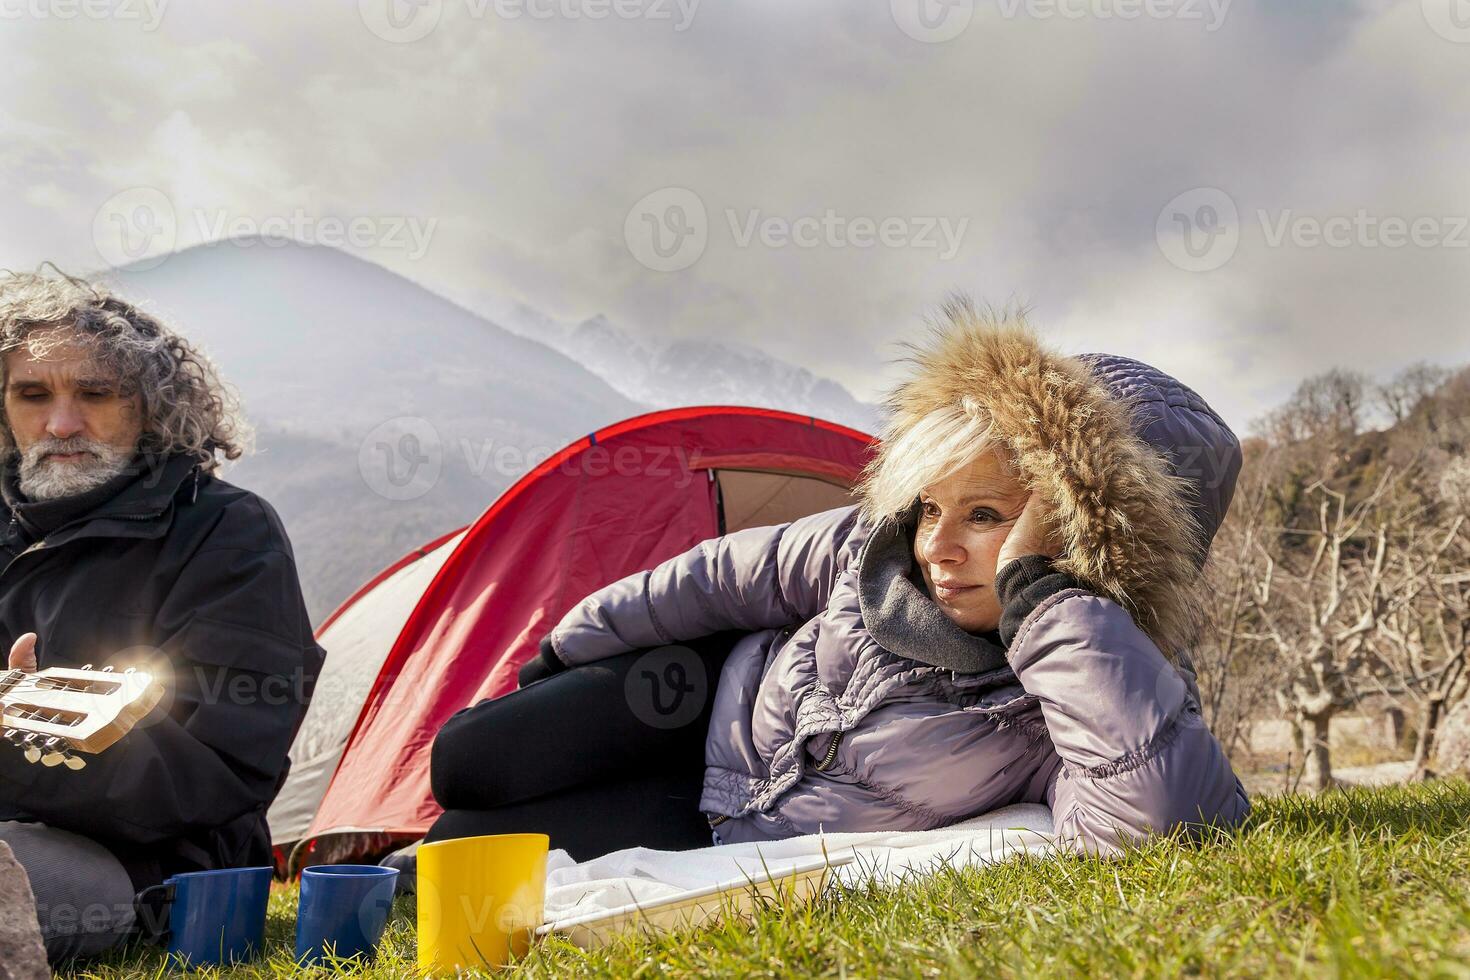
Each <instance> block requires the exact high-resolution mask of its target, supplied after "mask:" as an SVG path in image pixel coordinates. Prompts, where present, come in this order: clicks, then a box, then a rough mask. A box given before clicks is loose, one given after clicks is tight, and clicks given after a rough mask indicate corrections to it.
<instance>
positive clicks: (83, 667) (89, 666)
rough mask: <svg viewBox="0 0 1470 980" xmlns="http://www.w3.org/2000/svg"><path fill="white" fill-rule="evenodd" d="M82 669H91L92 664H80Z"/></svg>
mask: <svg viewBox="0 0 1470 980" xmlns="http://www.w3.org/2000/svg"><path fill="white" fill-rule="evenodd" d="M82 669H83V670H91V669H92V665H91V664H82Z"/></svg>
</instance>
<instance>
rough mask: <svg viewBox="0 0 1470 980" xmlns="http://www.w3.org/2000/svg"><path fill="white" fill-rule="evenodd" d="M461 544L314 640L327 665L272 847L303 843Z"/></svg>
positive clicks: (453, 542) (294, 753) (378, 591)
mask: <svg viewBox="0 0 1470 980" xmlns="http://www.w3.org/2000/svg"><path fill="white" fill-rule="evenodd" d="M463 538H464V533H463V532H461V533H459V534H456V535H455V536H454V537H452V538H450V539H448V540H447V541H445V542H444V543H443V544H441V545H440V546H439V547H437V548H435V549H434V550H433V551H431V552H429V553H428V554H427V555H424V556H423V557H422V558H419V559H418V560H417V561H414V562H411V563H409V564H407V565H404V566H403V567H402V568H400V569H398V570H397V571H396V572H394V573H393V574H392V575H390V576H388V577H387V578H386V579H384V580H383V581H382V582H379V583H378V584H377V586H376V587H374V588H373V589H372V591H370V592H368V593H367V594H366V595H364V596H362V597H360V598H359V599H358V600H357V601H356V602H354V603H353V604H352V605H350V606H348V607H347V609H346V610H344V611H343V613H342V615H341V616H339V617H337V620H336V621H335V622H333V623H332V624H331V626H329V627H328V628H327V629H326V630H325V631H323V632H322V634H321V636H319V637H317V642H319V643H320V644H321V645H322V647H323V648H324V649H325V650H326V651H327V659H326V663H325V664H324V665H323V667H322V672H321V676H320V677H318V678H317V684H316V692H315V693H314V694H313V695H312V699H311V707H310V708H308V709H307V712H306V718H305V719H304V720H303V721H302V723H301V730H300V731H299V732H297V733H296V741H294V742H292V743H291V773H290V775H289V776H288V777H287V778H286V785H285V786H282V787H281V792H280V794H279V795H278V796H277V797H276V801H275V803H273V804H272V805H271V808H270V813H269V814H268V820H269V822H270V828H271V840H272V842H273V843H277V844H281V843H287V842H292V841H297V840H300V839H301V837H302V836H303V835H305V833H306V831H307V828H309V827H310V826H311V820H312V817H314V816H316V811H317V807H318V806H319V805H320V804H321V801H322V797H323V796H324V795H325V794H326V792H327V784H328V783H329V782H330V781H331V779H332V774H333V773H334V772H336V770H337V762H338V761H339V760H340V759H341V758H342V750H343V748H345V747H346V745H347V737H348V736H349V735H350V734H351V733H352V727H353V725H355V724H356V723H357V716H358V714H359V713H361V711H362V705H363V702H364V701H365V700H367V696H368V693H369V691H370V690H371V689H372V686H373V682H374V681H375V680H377V677H378V672H379V671H380V670H381V669H382V667H383V661H385V660H387V659H388V653H389V652H390V651H391V650H392V648H393V643H394V641H396V640H397V639H398V634H399V633H401V632H402V631H403V625H404V623H405V622H407V620H408V617H409V615H410V614H411V613H412V612H413V610H414V607H415V606H417V605H418V601H419V599H420V598H421V597H422V596H423V594H424V590H425V589H427V588H428V587H429V583H430V582H431V581H433V578H434V576H435V575H436V574H438V572H439V569H440V568H442V567H443V565H444V562H445V561H446V560H448V558H449V556H450V555H452V554H453V553H454V549H455V548H457V547H459V542H460V540H461V539H463Z"/></svg>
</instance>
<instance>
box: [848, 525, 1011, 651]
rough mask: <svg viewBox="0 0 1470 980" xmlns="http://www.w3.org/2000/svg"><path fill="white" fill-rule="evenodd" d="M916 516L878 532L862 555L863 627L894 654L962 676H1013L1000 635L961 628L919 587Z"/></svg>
mask: <svg viewBox="0 0 1470 980" xmlns="http://www.w3.org/2000/svg"><path fill="white" fill-rule="evenodd" d="M915 516H916V514H915V511H913V510H910V511H909V513H908V514H906V515H905V516H904V517H902V518H900V519H897V520H893V519H890V520H885V521H882V522H881V523H879V524H878V525H877V526H876V527H874V528H873V531H872V533H871V534H870V535H869V536H868V540H867V541H866V542H864V544H863V548H862V551H861V553H860V554H859V555H858V576H857V577H858V582H857V585H858V609H859V610H860V611H861V612H862V616H863V625H864V626H865V627H867V630H868V633H869V634H871V635H872V637H873V639H875V640H877V641H878V644H879V646H881V647H883V649H885V650H887V651H888V652H890V653H894V654H897V655H898V656H900V657H907V658H908V659H909V660H916V661H918V662H919V663H921V664H929V665H931V666H934V667H943V668H944V669H946V670H952V671H955V672H956V673H960V674H990V673H995V674H996V675H997V677H996V679H997V680H1000V679H1001V678H1002V676H1005V677H1009V676H1010V673H1011V670H1010V666H1009V664H1008V663H1007V661H1006V654H1005V648H1004V647H1003V646H1001V644H1000V643H999V642H998V641H999V634H997V633H994V632H991V633H985V634H980V635H976V634H974V633H966V632H965V631H964V630H962V629H960V627H959V626H958V625H956V623H955V622H954V620H952V619H950V618H949V617H948V616H946V615H944V613H943V612H942V611H941V610H940V608H939V607H938V606H937V605H935V604H934V600H933V599H931V598H929V596H928V594H927V593H926V592H925V591H924V590H923V589H921V588H920V587H919V586H917V585H915V584H914V581H913V580H912V579H911V578H910V574H911V573H912V571H913V567H914V558H913V527H914V518H915Z"/></svg>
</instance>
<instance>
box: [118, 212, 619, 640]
mask: <svg viewBox="0 0 1470 980" xmlns="http://www.w3.org/2000/svg"><path fill="white" fill-rule="evenodd" d="M108 278H109V281H110V284H111V285H112V286H113V288H114V289H116V290H117V291H118V292H119V293H121V294H122V295H124V296H126V297H127V298H129V299H131V300H134V301H136V302H137V303H138V304H139V305H140V306H142V307H143V308H144V309H146V310H148V311H150V312H152V313H154V314H156V315H158V316H159V317H160V318H162V319H163V320H164V321H165V322H166V323H168V324H170V325H171V326H173V327H174V328H175V329H176V330H178V331H179V332H180V333H182V334H183V335H184V336H186V337H188V338H189V339H190V340H191V341H193V342H195V343H197V344H198V345H199V346H200V347H202V348H203V349H204V350H205V352H206V353H208V354H209V355H210V356H211V357H212V358H213V359H214V360H215V362H216V363H217V364H218V365H219V367H220V370H221V373H222V374H223V375H224V376H225V378H226V380H228V381H229V382H231V383H232V384H233V385H234V386H235V387H236V389H237V390H238V391H239V393H240V395H241V398H242V401H243V402H244V406H245V409H246V413H247V415H248V417H249V418H250V419H251V421H252V422H253V423H254V425H255V427H256V430H257V431H256V448H257V452H256V453H255V454H253V455H251V456H248V457H246V458H245V459H243V460H241V461H239V462H237V463H235V464H231V465H230V466H229V468H228V470H227V471H226V472H225V474H224V475H225V478H226V479H228V480H230V481H231V482H234V483H238V484H239V485H241V486H245V487H248V488H250V489H252V490H255V491H257V492H259V493H260V494H261V495H262V496H264V497H265V498H266V499H267V500H269V501H270V502H271V503H272V504H273V505H274V506H275V507H276V509H277V510H278V511H279V512H280V514H281V517H282V519H283V520H284V522H285V524H286V527H287V530H288V533H290V535H291V538H292V543H293V546H294V548H295V550H296V555H297V560H298V563H299V565H300V568H301V575H302V582H303V589H304V591H305V592H306V596H307V605H308V607H309V609H310V611H311V614H312V617H313V619H314V620H316V621H320V620H321V619H322V618H323V617H324V616H325V615H326V614H327V613H328V612H330V611H331V610H332V609H333V608H334V607H335V606H336V605H337V604H338V603H339V602H340V601H341V600H342V599H343V598H345V597H346V596H347V595H349V594H351V592H352V591H353V590H355V589H356V588H357V586H359V585H360V584H361V583H362V582H363V581H365V580H366V579H368V578H369V577H370V576H372V575H373V574H374V573H375V572H377V571H378V570H379V569H381V568H382V567H383V566H385V565H386V564H388V563H389V562H390V561H392V560H394V559H395V558H397V557H399V556H400V555H402V554H405V553H407V552H408V551H410V550H411V549H413V548H414V547H417V546H418V545H420V544H423V543H424V542H425V541H427V540H429V539H431V538H433V537H435V536H437V535H439V534H442V533H443V532H445V531H448V530H451V529H453V528H455V527H458V526H460V525H463V524H466V523H468V522H470V521H472V520H474V518H475V517H476V516H478V515H479V514H480V513H481V512H482V511H483V510H484V509H485V508H486V507H487V506H488V505H489V504H490V502H491V501H493V500H494V499H495V498H496V497H497V496H498V495H499V494H500V492H501V491H503V490H504V489H505V488H506V487H508V486H510V484H511V483H513V482H514V481H515V480H516V479H517V478H518V477H519V476H520V475H521V474H523V473H525V472H526V471H527V470H529V469H530V468H532V467H533V466H534V465H535V464H536V463H537V462H539V461H540V460H541V459H544V458H545V457H547V456H549V455H551V454H552V453H553V452H555V451H557V450H558V449H560V448H561V447H563V446H564V445H566V444H567V443H568V442H571V441H572V440H573V439H576V438H578V437H580V436H582V435H584V434H586V433H587V432H589V431H591V430H593V429H595V428H598V427H599V426H603V425H607V424H609V423H611V422H615V421H619V420H621V419H624V418H627V417H628V416H631V415H637V414H640V413H642V412H645V411H647V410H648V407H647V406H645V405H642V404H638V403H637V402H635V401H633V400H631V399H629V398H627V397H626V396H624V395H622V394H620V393H618V392H617V391H614V390H613V389H612V388H611V387H610V386H608V385H607V384H606V383H605V382H603V381H602V380H601V379H600V378H598V377H597V376H596V375H595V374H593V373H592V372H590V371H588V370H587V369H586V368H584V367H582V365H580V364H578V363H577V362H576V361H575V360H573V359H571V358H569V357H567V356H566V355H565V354H562V353H560V352H558V351H555V350H553V349H551V348H550V347H547V346H546V345H544V344H541V343H537V342H536V341H534V340H532V339H529V338H527V337H524V336H520V335H517V334H514V333H511V332H510V331H507V330H504V329H502V328H500V327H498V326H496V325H495V324H493V323H490V322H488V321H487V320H485V319H483V318H482V317H479V316H477V315H475V314H473V313H471V312H469V311H468V310H465V309H463V308H462V307H459V306H456V305H454V304H453V303H451V302H449V301H448V300H446V299H444V298H443V297H440V296H438V295H437V294H435V293H433V292H430V291H429V290H427V289H425V288H423V287H422V286H419V285H417V284H415V283H413V282H411V281H410V280H408V279H405V278H403V277H402V276H399V275H396V274H394V273H392V272H390V271H388V270H386V269H384V268H382V267H380V266H377V265H374V264H372V263H369V262H365V261H363V260H361V259H358V258H355V257H353V256H351V255H348V254H347V253H345V252H341V251H337V250H334V249H330V248H323V247H311V246H306V245H300V244H295V243H281V242H270V243H267V242H266V241H264V240H260V239H239V240H233V241H226V242H220V243H215V244H212V245H205V246H198V247H195V248H191V249H187V250H185V251H183V252H179V253H176V254H174V255H171V256H169V257H168V258H167V259H166V260H165V261H164V262H163V263H162V264H160V265H157V266H155V267H152V268H145V269H123V270H120V271H118V272H116V273H114V274H112V275H111V276H110V277H108Z"/></svg>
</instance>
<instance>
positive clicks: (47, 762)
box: [41, 752, 64, 769]
mask: <svg viewBox="0 0 1470 980" xmlns="http://www.w3.org/2000/svg"><path fill="white" fill-rule="evenodd" d="M63 758H64V755H63V754H62V753H61V752H47V753H46V754H45V755H43V756H41V765H43V766H45V767H46V768H47V769H54V768H56V767H57V766H59V765H61V760H62V759H63Z"/></svg>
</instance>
